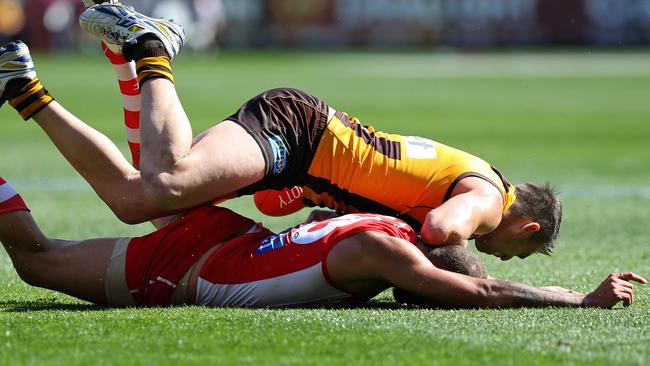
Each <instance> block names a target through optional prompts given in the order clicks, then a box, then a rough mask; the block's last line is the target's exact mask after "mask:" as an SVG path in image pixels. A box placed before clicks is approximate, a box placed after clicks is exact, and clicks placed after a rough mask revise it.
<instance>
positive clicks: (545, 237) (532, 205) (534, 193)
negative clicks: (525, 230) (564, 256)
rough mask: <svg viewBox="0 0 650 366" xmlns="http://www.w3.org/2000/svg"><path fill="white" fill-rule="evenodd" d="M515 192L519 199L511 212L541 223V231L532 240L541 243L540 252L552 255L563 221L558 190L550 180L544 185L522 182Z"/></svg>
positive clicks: (511, 208) (534, 242)
mask: <svg viewBox="0 0 650 366" xmlns="http://www.w3.org/2000/svg"><path fill="white" fill-rule="evenodd" d="M515 194H516V195H517V199H515V202H514V203H513V204H512V206H511V207H510V212H511V213H512V214H514V215H517V216H519V217H524V218H527V219H531V220H533V221H535V222H537V223H538V224H539V226H540V229H539V231H538V232H536V233H534V234H533V235H532V236H531V237H530V241H531V243H533V244H537V245H541V248H540V249H539V252H540V253H542V254H546V255H551V253H552V252H553V248H554V247H555V240H557V237H558V235H559V233H560V224H561V223H562V201H560V197H559V196H558V193H557V191H556V190H555V189H554V188H553V187H551V185H550V184H549V183H548V182H547V183H545V184H543V185H541V184H535V183H521V184H517V185H516V186H515Z"/></svg>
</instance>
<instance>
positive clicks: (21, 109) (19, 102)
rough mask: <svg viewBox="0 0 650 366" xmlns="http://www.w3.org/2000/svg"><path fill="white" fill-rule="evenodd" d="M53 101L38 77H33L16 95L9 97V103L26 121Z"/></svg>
mask: <svg viewBox="0 0 650 366" xmlns="http://www.w3.org/2000/svg"><path fill="white" fill-rule="evenodd" d="M53 101H54V98H53V97H52V96H51V95H50V92H48V91H47V89H45V88H44V87H43V84H41V82H40V80H39V79H38V78H35V79H34V80H32V81H30V82H29V83H27V85H25V86H23V87H22V88H20V90H19V92H18V93H17V96H15V97H13V98H12V99H9V104H10V105H11V106H12V107H14V108H15V109H16V111H18V113H19V114H20V116H21V117H22V118H23V119H24V120H25V121H27V120H28V119H30V118H32V117H33V116H34V115H35V114H36V113H38V112H39V111H40V110H41V109H43V108H45V107H46V106H47V105H48V104H50V103H52V102H53Z"/></svg>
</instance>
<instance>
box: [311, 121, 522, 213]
mask: <svg viewBox="0 0 650 366" xmlns="http://www.w3.org/2000/svg"><path fill="white" fill-rule="evenodd" d="M467 176H476V177H480V178H482V179H484V180H486V181H487V182H489V183H491V184H492V185H494V186H495V187H496V188H497V189H498V190H499V191H500V192H501V193H502V195H503V196H504V211H505V210H507V208H509V206H510V205H511V204H512V202H514V189H513V187H512V186H511V185H510V184H509V183H508V182H507V181H506V180H505V179H503V177H502V176H501V175H500V173H499V172H498V171H496V170H495V169H494V168H492V167H491V166H490V164H488V163H487V162H486V161H484V160H482V159H480V158H478V157H476V156H474V155H471V154H469V153H467V152H464V151H462V150H459V149H455V148H453V147H450V146H447V145H444V144H441V143H438V142H436V141H433V140H429V139H426V138H422V137H417V136H401V135H396V134H388V133H384V132H380V131H375V130H374V129H373V128H372V127H369V126H362V125H361V124H360V123H359V121H357V120H356V119H348V117H347V116H346V115H345V114H343V113H340V112H337V113H336V115H335V116H334V118H332V120H331V121H330V123H329V124H328V126H327V129H326V130H325V132H324V134H323V136H322V138H321V141H320V143H319V146H318V149H317V151H316V154H315V156H314V159H313V161H312V164H311V166H310V168H309V171H308V177H307V180H306V184H305V187H303V189H304V192H303V200H304V201H305V202H306V203H307V204H313V205H315V206H325V207H329V208H332V209H336V210H338V211H342V212H358V211H370V212H378V213H381V214H387V215H395V216H398V215H399V216H400V217H403V218H405V219H407V220H408V222H409V223H410V224H412V225H415V224H416V223H418V222H419V223H421V222H422V221H423V220H424V217H425V215H426V213H427V212H428V211H430V210H431V209H433V208H436V207H438V206H440V205H441V204H442V203H443V202H444V201H446V200H447V199H449V197H450V194H451V191H452V190H453V188H454V186H455V184H456V183H457V182H458V181H459V180H460V179H462V178H464V177H467Z"/></svg>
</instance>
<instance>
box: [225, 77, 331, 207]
mask: <svg viewBox="0 0 650 366" xmlns="http://www.w3.org/2000/svg"><path fill="white" fill-rule="evenodd" d="M330 110H331V108H329V107H328V105H327V104H325V102H323V101H322V100H320V99H318V98H316V97H314V96H312V95H309V94H307V93H305V92H303V91H301V90H298V89H292V88H279V89H271V90H268V91H266V92H264V93H262V94H260V95H258V96H256V97H254V98H253V99H251V100H249V101H248V102H246V103H245V104H244V105H243V106H242V107H241V108H240V109H239V110H238V111H237V112H236V113H235V114H233V115H232V116H230V117H228V118H227V120H229V121H233V122H235V123H237V124H239V125H240V126H242V127H243V128H244V129H245V130H246V131H247V132H248V133H249V134H250V135H251V136H252V137H253V138H254V139H255V141H256V142H257V144H258V145H259V146H260V148H261V149H262V153H263V155H264V161H265V164H266V174H265V176H264V178H263V179H262V180H260V181H259V182H257V183H255V184H252V185H250V186H248V187H245V188H243V189H241V190H239V194H240V195H244V194H251V193H254V192H256V191H259V190H263V189H269V188H273V189H280V188H283V187H292V186H294V185H298V184H300V183H301V182H302V180H303V179H304V177H305V176H306V175H307V170H308V169H309V165H310V164H311V161H312V158H313V156H314V153H315V152H316V148H317V146H318V143H319V141H320V138H321V135H322V134H323V131H324V130H325V127H326V126H327V122H328V120H329V115H330V114H333V113H331V112H330Z"/></svg>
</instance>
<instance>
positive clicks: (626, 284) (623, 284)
mask: <svg viewBox="0 0 650 366" xmlns="http://www.w3.org/2000/svg"><path fill="white" fill-rule="evenodd" d="M613 282H614V283H615V284H616V285H617V286H620V287H623V288H627V289H634V285H633V284H631V283H629V282H627V281H625V280H622V279H620V278H614V279H613Z"/></svg>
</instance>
